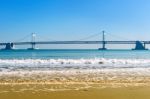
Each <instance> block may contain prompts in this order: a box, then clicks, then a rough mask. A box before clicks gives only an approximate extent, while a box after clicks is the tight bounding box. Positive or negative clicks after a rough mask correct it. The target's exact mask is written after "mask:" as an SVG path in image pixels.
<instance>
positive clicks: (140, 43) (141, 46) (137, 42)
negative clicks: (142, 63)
mask: <svg viewBox="0 0 150 99" xmlns="http://www.w3.org/2000/svg"><path fill="white" fill-rule="evenodd" d="M135 44H136V45H135V48H134V49H132V50H148V49H147V48H146V47H145V43H144V44H142V42H140V41H136V43H135Z"/></svg>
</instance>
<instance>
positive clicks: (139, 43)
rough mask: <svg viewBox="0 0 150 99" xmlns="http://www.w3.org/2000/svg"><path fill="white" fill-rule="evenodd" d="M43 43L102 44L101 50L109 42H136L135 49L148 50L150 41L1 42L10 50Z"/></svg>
mask: <svg viewBox="0 0 150 99" xmlns="http://www.w3.org/2000/svg"><path fill="white" fill-rule="evenodd" d="M43 44H101V45H103V47H102V48H99V50H106V49H107V48H106V47H105V45H107V44H135V48H134V49H135V50H146V47H145V46H146V44H150V41H37V42H9V43H0V46H5V49H7V50H10V49H13V48H14V45H31V48H30V49H36V48H35V45H43Z"/></svg>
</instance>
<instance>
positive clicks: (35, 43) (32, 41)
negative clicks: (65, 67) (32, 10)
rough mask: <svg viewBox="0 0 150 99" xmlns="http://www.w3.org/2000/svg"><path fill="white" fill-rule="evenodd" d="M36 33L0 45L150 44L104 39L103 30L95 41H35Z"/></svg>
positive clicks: (141, 47) (143, 47)
mask: <svg viewBox="0 0 150 99" xmlns="http://www.w3.org/2000/svg"><path fill="white" fill-rule="evenodd" d="M88 38H90V37H88ZM35 39H36V34H35V33H32V35H31V41H24V42H19V41H18V42H3V43H0V46H5V48H3V50H13V49H14V46H15V45H31V48H27V49H28V50H35V49H36V45H44V44H99V45H102V47H101V48H99V50H107V48H106V45H107V44H134V45H135V48H133V50H147V48H146V44H150V41H132V40H128V41H126V40H121V41H117V40H116V41H111V40H110V41H109V40H106V39H105V31H102V40H99V41H98V40H97V41H88V40H84V41H83V40H73V41H36V40H35Z"/></svg>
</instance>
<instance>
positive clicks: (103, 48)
mask: <svg viewBox="0 0 150 99" xmlns="http://www.w3.org/2000/svg"><path fill="white" fill-rule="evenodd" d="M102 33H103V38H102V39H103V43H102V44H103V45H102V46H103V47H102V48H99V49H98V50H106V48H105V44H106V42H105V31H102Z"/></svg>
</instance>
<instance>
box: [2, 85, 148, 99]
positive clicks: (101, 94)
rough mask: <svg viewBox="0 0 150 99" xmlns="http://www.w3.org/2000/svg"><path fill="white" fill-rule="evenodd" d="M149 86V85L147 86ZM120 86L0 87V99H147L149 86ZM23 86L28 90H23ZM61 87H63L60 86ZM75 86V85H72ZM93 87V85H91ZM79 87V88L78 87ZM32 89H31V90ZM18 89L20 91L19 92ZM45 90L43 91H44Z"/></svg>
mask: <svg viewBox="0 0 150 99" xmlns="http://www.w3.org/2000/svg"><path fill="white" fill-rule="evenodd" d="M149 85H150V84H149ZM149 85H148V86H145V85H141V86H126V87H125V86H121V87H110V86H107V87H103V88H100V87H98V85H95V87H89V88H88V87H87V88H81V89H69V90H48V89H47V90H46V89H45V88H50V87H52V88H53V89H57V88H59V87H60V85H59V84H55V85H40V84H39V85H37V86H35V85H19V86H18V85H0V98H1V99H10V98H11V99H20V98H21V99H42V98H43V99H83V98H86V99H97V98H102V99H110V98H111V99H149V98H150V95H149V92H150V86H149ZM25 86H26V87H27V86H28V88H29V89H26V90H24V89H23V88H25ZM61 86H63V85H61ZM72 86H77V85H72ZM93 86H94V85H93ZM78 87H79V86H78ZM32 88H33V89H32ZM41 88H43V89H41ZM10 89H11V90H10ZM19 89H20V90H19ZM44 89H45V90H44Z"/></svg>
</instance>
